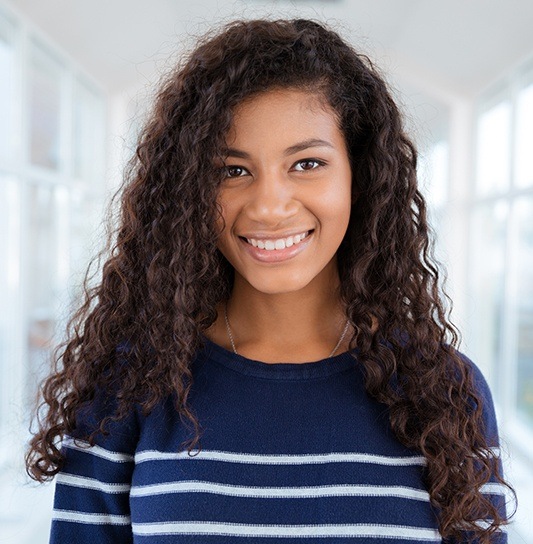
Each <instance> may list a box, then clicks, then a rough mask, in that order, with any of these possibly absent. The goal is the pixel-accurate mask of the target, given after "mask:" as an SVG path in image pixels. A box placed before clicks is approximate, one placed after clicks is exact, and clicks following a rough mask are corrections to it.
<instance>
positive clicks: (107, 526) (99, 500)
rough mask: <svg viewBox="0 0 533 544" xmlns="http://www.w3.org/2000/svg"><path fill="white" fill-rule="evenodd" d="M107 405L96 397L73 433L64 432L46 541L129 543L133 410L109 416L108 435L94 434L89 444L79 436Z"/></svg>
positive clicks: (106, 410)
mask: <svg viewBox="0 0 533 544" xmlns="http://www.w3.org/2000/svg"><path fill="white" fill-rule="evenodd" d="M110 404H112V403H109V402H104V401H102V398H97V400H95V401H94V402H93V403H91V405H90V406H89V407H88V408H87V409H86V410H84V411H83V412H82V413H81V414H80V415H79V417H78V418H77V421H76V429H75V431H74V432H73V433H72V436H68V437H65V440H64V442H63V449H62V451H63V454H64V456H65V462H64V465H63V467H62V469H61V471H60V472H59V473H58V475H57V476H56V488H55V496H54V512H53V516H52V529H51V535H50V544H64V543H65V542H76V544H89V543H90V544H94V543H96V542H97V543H99V544H105V543H110V544H111V543H113V544H116V543H120V544H127V543H131V542H133V537H132V530H131V521H130V506H129V491H130V486H131V477H132V472H133V466H134V452H135V447H136V443H137V437H138V421H137V417H136V414H135V413H131V414H130V415H129V416H128V417H126V418H124V419H122V420H120V421H113V422H112V423H111V424H110V425H109V427H108V430H109V434H107V435H106V436H103V435H102V434H98V435H97V436H96V438H95V443H94V445H93V446H90V445H89V444H88V443H87V442H85V441H83V440H80V439H78V437H83V436H88V435H89V434H90V433H91V431H92V430H93V429H95V428H97V425H98V423H99V421H101V419H102V418H103V417H104V416H105V414H106V413H109V409H110Z"/></svg>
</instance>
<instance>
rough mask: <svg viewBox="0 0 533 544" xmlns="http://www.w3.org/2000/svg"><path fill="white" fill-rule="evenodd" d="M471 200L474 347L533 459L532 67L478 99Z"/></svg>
mask: <svg viewBox="0 0 533 544" xmlns="http://www.w3.org/2000/svg"><path fill="white" fill-rule="evenodd" d="M476 142H477V149H476V176H475V190H474V194H473V198H472V201H471V207H470V210H471V213H470V221H471V230H470V232H471V237H470V267H469V285H470V295H471V296H470V300H471V304H472V308H471V312H470V314H471V315H472V316H474V319H473V321H474V322H473V324H472V331H471V332H472V338H471V342H472V348H473V350H472V351H473V354H474V356H475V357H476V360H479V361H483V363H485V364H487V365H488V370H489V372H488V376H489V380H490V382H491V385H492V388H493V391H494V393H495V395H496V397H497V400H498V404H499V406H501V408H502V419H503V420H504V425H505V429H506V430H507V431H508V434H509V436H510V437H511V439H512V440H513V441H514V442H515V445H516V446H517V447H518V448H521V449H522V451H523V452H524V453H525V454H526V455H527V456H529V458H530V459H532V460H533V453H532V452H533V152H532V150H533V69H531V68H522V69H521V70H519V71H518V72H517V73H515V75H514V77H509V78H508V79H507V80H505V82H504V83H503V84H500V85H499V89H498V90H497V91H494V92H493V93H492V94H490V93H488V94H486V95H485V96H484V97H483V98H482V99H481V100H480V108H479V111H478V115H477V123H476Z"/></svg>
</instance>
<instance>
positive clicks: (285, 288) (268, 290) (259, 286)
mask: <svg viewBox="0 0 533 544" xmlns="http://www.w3.org/2000/svg"><path fill="white" fill-rule="evenodd" d="M248 283H249V284H250V285H251V286H252V287H253V288H254V289H255V290H256V291H259V292H261V293H264V294H266V295H281V294H286V293H294V292H296V291H300V290H302V289H304V288H305V287H306V286H307V285H309V280H308V279H307V278H306V279H304V278H295V279H292V280H290V279H289V280H288V279H287V278H284V279H281V278H280V279H279V280H274V279H273V278H270V279H268V280H266V281H258V278H253V279H252V280H251V281H250V280H248Z"/></svg>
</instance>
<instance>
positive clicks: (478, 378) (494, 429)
mask: <svg viewBox="0 0 533 544" xmlns="http://www.w3.org/2000/svg"><path fill="white" fill-rule="evenodd" d="M456 353H457V355H458V356H459V357H460V359H461V360H462V362H463V363H464V365H465V369H466V373H467V374H466V375H467V377H469V378H470V380H471V383H472V389H473V393H474V396H473V398H472V404H473V408H474V409H475V408H477V406H480V407H481V414H482V421H483V426H484V431H485V434H486V435H487V438H488V439H489V442H490V443H492V444H494V445H496V444H498V425H497V421H496V412H495V408H494V400H493V396H492V392H491V389H490V387H489V384H488V382H487V380H486V378H485V376H484V375H483V372H482V371H481V369H480V368H479V366H478V365H477V364H476V363H474V362H473V361H472V360H471V359H470V358H469V357H467V356H466V355H465V354H464V353H461V352H460V351H457V352H456Z"/></svg>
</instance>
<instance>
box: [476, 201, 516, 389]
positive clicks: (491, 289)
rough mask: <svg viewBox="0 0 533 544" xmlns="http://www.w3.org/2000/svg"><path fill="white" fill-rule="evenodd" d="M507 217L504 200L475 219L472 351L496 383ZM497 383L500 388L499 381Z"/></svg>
mask: <svg viewBox="0 0 533 544" xmlns="http://www.w3.org/2000/svg"><path fill="white" fill-rule="evenodd" d="M507 217H508V205H507V202H505V201H500V202H497V203H496V204H492V205H484V206H479V207H477V208H476V209H475V211H474V213H473V222H472V239H471V257H472V260H471V262H472V276H471V279H470V292H471V293H472V297H471V301H472V303H473V308H472V311H471V312H470V314H471V328H472V339H473V345H472V353H473V356H474V358H475V360H476V362H477V363H478V364H479V365H480V366H482V367H483V370H484V371H485V372H486V373H487V375H488V376H487V377H488V378H489V380H491V381H492V382H493V383H494V382H495V380H492V379H491V373H492V372H493V371H494V370H495V368H496V366H497V361H498V359H499V354H500V349H501V347H500V346H501V332H500V331H501V328H502V323H501V318H502V313H503V303H504V301H503V292H504V268H505V238H506V231H507ZM488 256H490V266H488V265H487V259H488ZM494 386H495V388H496V389H497V386H498V383H494Z"/></svg>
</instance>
